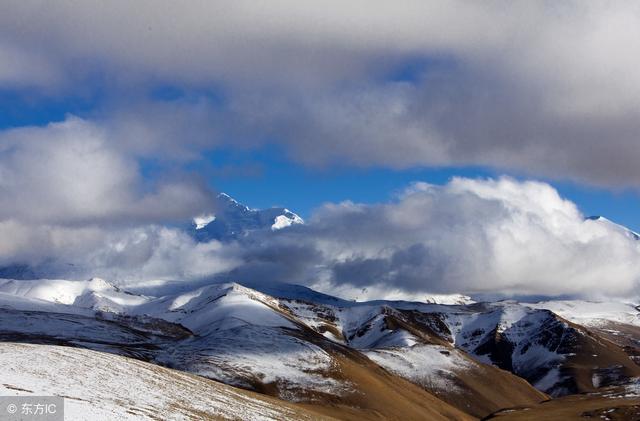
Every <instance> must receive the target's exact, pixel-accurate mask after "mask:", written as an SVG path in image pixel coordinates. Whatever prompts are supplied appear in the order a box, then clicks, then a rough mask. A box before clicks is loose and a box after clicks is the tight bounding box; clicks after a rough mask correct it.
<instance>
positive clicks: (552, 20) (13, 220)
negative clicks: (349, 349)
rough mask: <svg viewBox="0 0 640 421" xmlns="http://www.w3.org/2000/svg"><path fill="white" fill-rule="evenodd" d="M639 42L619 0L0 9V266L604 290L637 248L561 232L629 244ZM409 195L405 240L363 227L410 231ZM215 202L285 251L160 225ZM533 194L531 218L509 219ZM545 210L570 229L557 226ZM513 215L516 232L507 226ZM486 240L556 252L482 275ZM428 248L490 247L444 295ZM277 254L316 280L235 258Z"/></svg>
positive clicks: (497, 246)
mask: <svg viewBox="0 0 640 421" xmlns="http://www.w3.org/2000/svg"><path fill="white" fill-rule="evenodd" d="M639 47H640V6H639V5H638V4H637V3H636V2H632V1H619V2H608V1H593V2H581V1H560V2H552V3H550V2H546V1H532V2H522V3H510V4H505V3H504V2H501V1H488V2H481V3H476V2H466V1H451V2H446V3H442V2H432V1H412V0H403V1H395V2H380V3H376V5H375V6H372V5H371V3H370V2H366V1H361V0H351V1H348V2H338V1H327V2H322V3H317V4H312V3H304V2H297V1H291V0H278V1H273V2H269V3H260V4H256V3H255V2H250V1H237V2H233V3H232V4H229V3H227V2H217V1H207V2H199V1H196V2H189V3H187V4H179V3H175V2H165V1H159V2H156V1H139V2H136V4H135V5H133V6H132V5H131V4H130V3H129V2H124V1H113V2H108V3H105V2H91V1H89V2H83V3H80V4H78V3H77V2H73V1H64V0H63V1H59V2H56V3H55V4H54V3H51V2H45V1H32V0H27V1H8V2H4V3H3V4H2V5H0V196H1V198H0V234H2V237H3V238H5V240H2V241H0V265H4V266H5V267H11V266H15V265H19V266H20V267H22V266H25V265H26V266H37V267H41V268H49V267H50V268H51V272H50V274H51V275H52V276H53V274H56V275H59V276H67V277H71V276H90V275H92V274H102V275H105V276H112V277H119V278H122V279H129V278H144V277H147V278H149V277H151V278H162V279H169V278H180V279H191V278H203V277H207V276H217V275H220V274H225V273H227V274H228V273H233V274H235V276H240V275H237V274H243V275H242V276H247V277H250V276H264V277H265V278H273V279H274V280H277V279H276V278H278V276H279V277H280V278H282V279H285V278H286V280H287V281H292V282H298V283H304V284H307V285H312V286H317V287H319V288H323V289H324V290H327V291H331V290H340V291H344V292H345V294H347V293H348V288H350V287H354V288H355V287H357V288H360V287H362V286H363V285H365V284H366V285H368V286H370V287H371V288H372V290H376V291H380V294H382V295H384V291H395V292H398V291H400V292H402V291H404V292H406V293H407V294H413V293H418V292H419V293H422V292H434V291H437V292H479V293H486V292H488V291H492V290H498V289H499V290H500V292H502V293H509V294H519V293H533V294H535V293H540V292H542V293H544V292H545V288H546V289H547V290H548V289H549V288H550V285H553V282H557V281H558V280H559V279H560V278H562V279H563V280H564V279H567V287H566V288H564V289H559V290H557V291H555V290H554V294H558V295H561V294H581V293H584V288H582V287H580V286H581V285H592V284H591V282H592V281H593V279H592V274H593V273H601V269H602V268H606V269H610V270H611V271H612V272H611V273H612V276H614V275H613V274H614V273H615V277H616V279H618V280H619V284H620V288H619V289H618V291H619V293H620V294H624V293H625V291H626V290H625V288H627V289H633V288H634V287H635V286H637V283H638V282H640V272H636V266H637V262H636V258H637V256H636V253H640V251H638V250H637V249H638V245H637V244H634V243H633V242H631V243H629V244H626V243H625V241H627V240H628V238H626V237H624V236H623V237H624V238H623V239H619V240H620V241H621V243H620V244H619V242H618V240H615V241H614V240H610V239H609V240H607V241H604V240H603V239H602V238H600V236H601V235H604V234H603V233H602V232H601V227H600V228H593V227H591V225H589V224H587V225H584V224H586V222H585V221H584V218H585V217H587V216H592V215H603V216H605V217H607V218H608V219H610V220H612V221H614V222H616V223H618V224H622V225H624V226H626V227H628V228H630V229H632V230H635V231H640V217H639V216H638V215H639V212H638V210H640V204H639V198H640V196H639V190H638V189H639V187H640V166H639V165H638V164H637V163H638V161H639V160H640V148H638V147H637V146H638V140H639V135H640V74H639V73H638V72H637V71H636V69H637V68H638V66H639V65H640V59H639V58H638V54H635V51H638V50H639V49H640V48H639ZM423 183H427V184H423ZM531 183H533V184H531ZM422 185H430V186H431V185H433V186H436V187H434V189H435V190H433V189H432V188H431V187H430V188H421V189H419V190H420V191H421V192H422V193H420V194H422V195H427V196H428V197H431V198H433V197H437V198H440V199H441V200H442V202H443V203H444V204H446V205H448V206H450V207H447V208H446V209H445V207H442V208H440V207H434V206H435V205H433V204H431V202H430V201H429V200H432V199H429V200H426V199H425V201H423V202H422V203H423V206H425V208H424V209H422V212H418V213H417V214H416V215H418V216H414V217H415V218H418V219H420V220H421V221H422V224H421V225H420V227H413V230H411V231H409V232H407V231H406V227H405V226H404V225H402V224H400V225H398V224H396V223H395V222H394V221H393V220H388V219H385V218H393V215H396V213H400V212H401V211H402V212H404V211H407V212H409V213H410V214H411V212H410V209H409V210H407V209H406V208H411V206H409V204H410V203H413V202H412V201H413V200H414V199H416V195H419V194H418V193H416V191H415V186H422ZM462 185H464V186H466V187H465V188H464V189H462V190H464V194H463V193H460V192H459V190H460V189H461V187H460V186H462ZM532 185H533V186H538V187H535V188H533V187H531V186H532ZM430 189H431V190H430ZM487 189H488V190H491V191H492V192H493V193H491V194H488V193H486V190H487ZM515 190H518V192H516V191H515ZM425 191H429V192H430V193H428V194H427V193H424V192H425ZM218 192H226V193H228V194H230V195H231V196H233V197H235V198H237V199H238V200H239V201H241V202H243V203H246V204H247V205H249V206H251V207H256V208H264V207H269V206H284V207H287V208H289V209H291V210H293V211H295V212H297V213H299V214H300V215H301V216H303V217H304V218H305V220H307V221H308V227H307V228H305V230H308V231H306V232H305V239H304V241H303V240H301V239H300V236H299V234H298V233H297V232H296V233H293V232H292V233H291V236H292V237H291V238H290V239H289V238H287V235H285V234H278V235H277V236H276V237H277V238H275V237H274V238H269V239H267V238H262V237H261V236H256V238H252V241H253V243H251V244H219V243H211V244H196V243H193V241H192V239H190V238H188V236H186V237H185V234H184V233H182V232H177V231H175V228H174V227H176V226H178V225H180V224H181V223H183V222H184V221H188V220H190V218H192V217H194V216H196V215H200V214H205V213H212V212H213V213H215V208H216V206H217V203H216V194H217V193H218ZM434 192H435V193H434ZM524 193H526V194H525V196H522V194H524ZM457 195H461V196H466V195H468V196H469V198H468V200H465V201H464V203H463V204H461V203H460V202H459V201H458V199H459V198H458V196H457ZM453 196H455V198H452V197H453ZM472 196H473V197H472ZM523 197H524V199H523ZM454 199H455V200H454ZM525 199H526V203H524V202H522V201H523V200H525ZM539 200H547V201H549V203H548V205H549V206H547V207H543V208H542V209H543V211H540V212H537V211H536V212H537V213H536V212H534V211H526V209H537V206H538V205H539V203H537V201H539ZM485 202H492V203H493V205H496V206H498V208H497V209H499V211H497V212H498V214H499V215H502V217H503V219H494V218H493V217H491V216H490V215H485V219H484V220H482V221H478V222H477V223H478V224H479V225H480V226H481V227H482V232H481V233H475V232H474V229H475V228H473V226H472V225H473V224H471V220H472V219H473V218H472V215H474V212H472V209H473V210H475V211H477V212H478V214H480V215H484V210H485V207H491V206H493V205H491V204H488V203H485ZM551 204H554V205H553V206H551ZM463 205H464V206H463ZM362 206H364V208H361V207H362ZM443 206H445V205H443ZM353 207H355V208H357V209H360V210H361V212H362V215H363V216H362V218H371V219H370V220H368V221H360V222H362V224H363V227H364V226H368V225H367V224H369V223H373V222H374V221H377V222H376V223H377V226H379V227H385V230H382V231H385V232H387V231H388V232H387V238H400V236H401V235H404V236H405V237H408V238H410V239H411V241H410V244H409V243H406V241H407V240H402V241H400V240H398V241H396V242H394V241H390V242H389V244H385V238H370V239H369V241H371V242H372V243H371V244H368V245H367V244H366V242H365V243H360V242H359V241H358V240H357V239H358V238H359V235H360V234H359V233H358V232H351V235H352V236H351V237H348V238H344V235H343V234H344V232H337V231H335V232H334V231H332V230H330V229H325V228H323V227H324V226H325V224H326V223H328V222H327V221H333V223H334V224H335V226H341V224H342V221H343V219H342V218H344V220H349V219H350V218H351V216H350V215H351V213H352V210H353V209H354V208H353ZM336 209H339V210H340V211H337V210H336ZM389 209H393V211H391V210H389ZM432 212H436V213H435V214H434V213H432ZM558 212H559V213H560V214H562V218H560V219H562V220H563V221H565V222H566V224H567V227H568V226H571V227H573V228H571V229H568V228H567V229H565V228H566V227H565V228H562V227H560V226H558V225H557V220H558V218H559V216H558V215H557V213H558ZM337 214H339V215H340V217H338V216H336V215H337ZM443 215H448V216H446V217H445V216H443ZM380 218H382V219H380ZM429 218H431V219H429ZM519 218H524V220H527V221H529V223H528V224H525V223H524V222H523V221H520V222H523V223H522V224H516V225H511V224H512V223H514V221H515V220H518V221H519ZM563 218H564V219H563ZM338 220H339V221H338ZM433 221H440V222H441V223H442V224H444V227H445V228H446V229H445V230H444V231H442V233H440V234H438V229H436V228H434V227H433V225H432V224H433ZM576 224H577V225H576ZM580 224H583V225H584V226H583V227H582V228H581V229H583V230H584V231H585V232H589V233H590V234H589V235H587V234H579V232H580V229H578V228H577V227H578V226H582V225H580ZM355 225H358V224H355ZM533 225H535V227H537V229H538V230H537V231H536V230H534V231H529V229H530V228H531V226H533ZM460 227H467V229H469V230H471V231H470V232H465V233H463V232H461V231H458V230H459V229H460ZM500 227H502V228H500ZM585 227H591V228H585ZM296 230H298V228H296V229H295V230H294V231H296ZM496 230H497V231H498V232H501V233H502V234H504V232H506V231H509V232H510V234H509V235H510V236H513V238H515V239H518V241H521V240H522V239H525V238H528V239H529V240H531V244H533V245H536V246H537V247H540V248H545V247H546V248H550V249H553V246H552V245H553V244H562V246H560V245H558V247H559V248H560V249H561V252H560V251H558V252H557V253H556V254H557V255H559V256H563V258H564V259H565V260H563V261H559V262H557V266H554V265H553V264H550V263H549V259H552V260H554V257H553V256H550V255H548V254H546V253H540V254H538V249H536V248H535V247H534V246H531V250H530V253H531V254H530V256H529V258H531V259H533V261H534V262H537V263H538V264H539V265H540V266H541V267H552V268H558V270H557V272H556V274H555V275H554V274H553V273H550V272H549V271H546V270H545V271H544V273H545V274H546V275H545V276H546V277H547V278H546V279H542V280H539V279H536V280H531V279H529V278H528V277H527V275H526V274H525V273H524V268H527V270H534V271H535V268H531V267H529V266H528V265H524V264H522V263H521V264H519V265H517V266H518V267H520V270H515V271H514V269H513V268H514V265H516V263H515V262H516V261H519V260H517V259H516V260H508V259H506V258H503V256H502V247H503V244H504V241H506V239H505V237H502V236H498V235H497V234H496ZM505 230H506V231H505ZM567 230H568V231H567ZM606 230H610V231H611V232H613V233H614V234H612V235H620V233H619V231H618V230H617V228H615V227H614V226H613V225H611V226H608V228H607V229H606ZM606 230H605V231H606ZM347 232H349V231H348V230H347ZM412 232H419V233H421V237H415V236H414V235H413V234H411V235H409V234H410V233H412ZM606 232H608V231H606ZM444 233H448V234H450V235H451V236H452V238H454V237H455V238H459V241H460V242H465V240H464V238H467V236H466V235H465V234H469V235H470V236H471V238H476V240H477V242H478V243H486V244H487V246H488V247H489V248H490V249H491V250H493V251H494V253H493V254H491V255H488V256H484V255H482V256H480V255H476V254H474V253H471V255H473V256H475V257H476V258H478V259H488V261H489V262H490V264H488V263H487V264H486V265H485V264H484V263H483V264H479V263H478V262H476V261H472V262H465V264H468V265H469V267H475V268H478V271H482V272H483V276H481V277H479V276H475V275H474V276H472V275H470V274H468V273H466V272H465V273H464V275H465V277H466V278H467V279H469V280H468V281H467V282H462V281H461V280H460V279H461V278H460V277H461V276H462V275H461V273H459V272H456V271H455V270H453V268H454V266H455V265H456V263H455V262H461V261H464V259H463V258H462V257H461V256H458V255H455V253H454V251H455V250H463V249H464V247H466V246H468V245H467V244H458V243H452V245H451V248H450V249H446V247H445V245H444V244H443V248H442V249H438V250H436V249H434V248H433V247H435V243H433V238H436V237H438V235H443V236H444ZM294 234H295V235H294ZM560 234H562V235H564V236H565V237H562V236H561V235H560ZM456 236H459V237H456ZM474 236H475V237H474ZM530 236H533V237H530ZM365 237H366V236H365ZM9 238H10V239H11V241H9V240H7V239H9ZM294 238H295V239H296V240H295V241H297V242H298V243H301V244H302V243H304V246H305V247H306V248H305V249H304V250H302V249H301V248H297V250H298V251H299V252H300V253H301V256H306V258H309V256H315V257H313V258H309V261H310V262H314V263H313V264H314V265H315V267H322V268H323V270H322V271H321V273H320V272H318V271H315V270H311V269H310V268H309V267H304V268H297V269H300V270H297V269H296V270H291V269H292V268H293V266H296V265H293V264H292V263H291V262H290V261H289V260H286V259H284V260H283V259H280V258H279V257H278V258H276V257H273V259H272V260H270V261H269V262H268V265H266V266H265V265H263V263H265V262H263V261H260V262H259V263H260V264H257V263H256V261H258V260H260V259H263V256H264V255H267V254H268V255H269V256H281V253H284V252H286V250H290V247H291V243H290V242H292V241H294V240H293V239H294ZM363 238H364V237H363ZM562 238H564V240H562ZM616 238H617V237H616ZM611 241H613V243H615V244H613V245H612V244H610V242H611ZM333 243H336V244H337V245H335V247H336V248H337V249H342V252H341V253H340V254H338V255H334V254H333V253H330V252H329V251H328V250H327V249H326V246H327V244H333ZM351 243H352V244H353V248H344V246H345V244H351ZM258 244H259V245H260V247H258ZM527 244H529V243H527ZM527 244H524V245H525V246H526V247H529V246H528V245H527ZM605 244H606V245H608V246H609V247H610V249H611V250H616V251H617V252H618V253H619V254H618V255H616V256H610V255H608V253H605V252H604V251H603V250H605V249H606V247H604V245H605ZM625 244H626V245H625ZM343 248H344V249H343ZM256 250H260V252H259V253H258V252H257V251H256ZM254 252H255V253H258V255H259V256H258V257H256V255H254V254H253V253H254ZM407 253H409V254H407ZM460 253H461V252H460ZM590 253H591V254H590ZM409 255H411V256H412V257H411V258H408V257H407V256H409ZM260 256H262V257H260ZM394 256H395V257H394ZM536 256H537V260H536V258H535V257H536ZM587 258H590V259H591V263H589V262H588V261H587V260H586V259H587ZM256 259H257V260H256ZM407 259H408V260H407ZM461 259H462V260H461ZM81 262H83V263H81ZM356 263H358V265H356ZM310 264H311V263H310ZM398 265H399V266H398ZM595 265H599V266H598V267H594V266H595ZM616 265H617V266H616ZM81 266H82V270H80V269H78V268H79V267H81ZM267 266H268V268H269V269H268V270H267V268H266V267H267ZM565 266H567V267H570V268H572V271H571V273H568V274H567V273H564V270H560V268H563V267H565ZM65 268H66V269H65ZM69 268H74V269H73V270H71V269H69ZM256 268H259V270H257V269H256ZM345 268H348V269H349V270H347V269H345ZM354 268H357V270H356V269H354ZM612 268H613V269H612ZM616 268H617V269H616ZM285 269H286V270H285ZM374 269H375V270H374ZM356 272H358V273H369V276H368V280H367V281H366V282H365V281H362V280H356V278H358V277H359V276H360V275H358V276H356ZM44 273H45V274H47V273H48V272H46V271H45V272H44ZM561 273H563V274H562V275H561ZM345 274H348V275H349V276H350V277H351V279H349V277H348V276H346V275H345ZM395 274H401V275H402V276H396V275H395ZM507 274H508V275H509V276H508V277H510V281H509V282H506V281H505V280H504V279H505V277H507ZM296 277H297V279H296ZM489 278H491V279H489ZM492 279H493V280H492ZM525 280H527V281H531V282H533V281H535V282H536V284H538V285H539V288H534V289H527V288H524V287H522V285H525V284H526V282H525ZM494 281H495V282H494ZM549 282H551V284H550V283H549ZM569 284H570V285H569ZM593 285H597V282H595V283H593ZM525 289H526V291H525ZM596 289H597V288H596ZM395 292H394V293H395ZM596 292H597V291H596Z"/></svg>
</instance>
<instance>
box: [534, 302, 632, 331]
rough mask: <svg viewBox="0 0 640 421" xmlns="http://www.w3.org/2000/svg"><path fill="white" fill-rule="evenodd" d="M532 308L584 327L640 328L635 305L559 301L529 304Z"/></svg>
mask: <svg viewBox="0 0 640 421" xmlns="http://www.w3.org/2000/svg"><path fill="white" fill-rule="evenodd" d="M527 306H529V307H531V308H538V309H541V308H542V309H547V310H551V311H553V312H554V313H556V314H558V315H559V316H561V317H563V318H565V319H567V320H569V321H571V322H574V323H578V324H581V325H583V326H589V327H600V326H603V325H606V324H607V323H608V322H616V323H624V324H629V325H634V326H640V311H638V309H637V308H636V306H635V305H633V304H630V303H624V302H615V301H581V300H563V301H562V300H559V301H543V302H539V303H535V304H527Z"/></svg>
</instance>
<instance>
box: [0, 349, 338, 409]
mask: <svg viewBox="0 0 640 421" xmlns="http://www.w3.org/2000/svg"><path fill="white" fill-rule="evenodd" d="M0 366H2V367H3V372H2V380H1V384H0V394H1V395H3V396H12V395H13V396H16V395H57V396H63V397H65V419H68V420H81V419H94V420H98V419H103V420H107V419H108V420H141V419H148V420H157V419H166V420H180V419H200V420H206V419H211V420H213V419H216V420H217V419H229V420H237V419H251V420H319V419H325V417H324V416H322V415H320V414H318V413H316V412H312V411H310V410H308V409H305V408H302V407H299V406H296V405H294V404H289V403H286V402H283V401H279V400H276V399H273V398H269V397H267V396H263V395H259V394H256V393H251V392H247V391H244V390H240V389H235V388H233V387H230V386H226V385H223V384H220V383H216V382H213V381H211V380H207V379H204V378H202V377H198V376H194V375H190V374H187V373H182V372H179V371H175V370H170V369H167V368H163V367H159V366H157V365H154V364H148V363H144V362H141V361H138V360H134V359H129V358H124V357H121V356H117V355H112V354H108V353H102V352H94V351H90V350H86V349H81V348H71V347H58V346H48V345H32V344H16V343H0ZM327 419H328V418H327Z"/></svg>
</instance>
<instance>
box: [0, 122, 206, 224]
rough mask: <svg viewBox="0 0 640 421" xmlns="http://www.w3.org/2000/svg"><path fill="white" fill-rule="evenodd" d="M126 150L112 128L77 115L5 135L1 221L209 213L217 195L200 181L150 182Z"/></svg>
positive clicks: (1, 140) (126, 219)
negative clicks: (206, 211)
mask: <svg viewBox="0 0 640 421" xmlns="http://www.w3.org/2000/svg"><path fill="white" fill-rule="evenodd" d="M120 146H121V145H119V144H118V143H117V142H116V141H115V140H113V139H111V138H110V137H109V133H108V130H106V129H104V128H103V127H100V126H98V125H96V124H94V123H91V122H89V121H86V120H82V119H79V118H75V117H72V116H70V117H68V118H67V120H65V121H63V122H60V123H52V124H49V125H47V126H45V127H25V128H18V129H11V130H5V131H2V132H0V220H17V221H20V222H23V223H27V222H31V223H43V224H58V225H60V224H62V225H65V224H66V225H87V224H100V225H104V224H107V223H120V224H129V225H131V224H134V223H139V222H140V221H144V222H146V223H152V222H166V221H170V220H177V219H184V218H189V217H190V216H192V215H193V214H196V213H198V212H203V211H205V210H210V209H211V207H212V206H213V196H212V194H211V192H210V191H209V190H208V189H207V188H206V187H205V186H203V185H202V184H201V183H199V182H197V180H186V179H185V180H179V179H176V180H162V179H159V180H154V182H147V180H145V179H144V177H143V175H142V170H141V168H140V166H139V164H138V161H137V160H136V159H135V158H134V156H133V155H131V154H130V153H128V152H127V151H126V150H123V149H122V148H121V147H120Z"/></svg>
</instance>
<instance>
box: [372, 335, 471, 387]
mask: <svg viewBox="0 0 640 421" xmlns="http://www.w3.org/2000/svg"><path fill="white" fill-rule="evenodd" d="M365 354H366V355H367V356H368V357H369V358H371V359H372V360H373V361H375V362H376V363H378V364H379V365H381V366H382V367H384V368H386V369H387V370H389V371H391V372H393V373H395V374H398V375H400V376H402V377H404V378H406V379H409V380H411V381H412V382H414V383H417V384H419V385H421V386H423V387H425V388H427V389H429V390H434V389H435V390H441V391H452V390H458V389H459V387H458V386H457V385H456V384H455V378H456V377H457V376H458V373H460V372H461V371H463V370H465V369H467V368H470V363H469V361H467V360H466V359H465V358H463V357H461V356H460V355H459V354H458V352H457V351H455V350H453V351H452V350H451V349H450V348H447V347H444V346H441V345H412V346H408V347H404V348H389V349H376V350H368V351H365Z"/></svg>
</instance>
